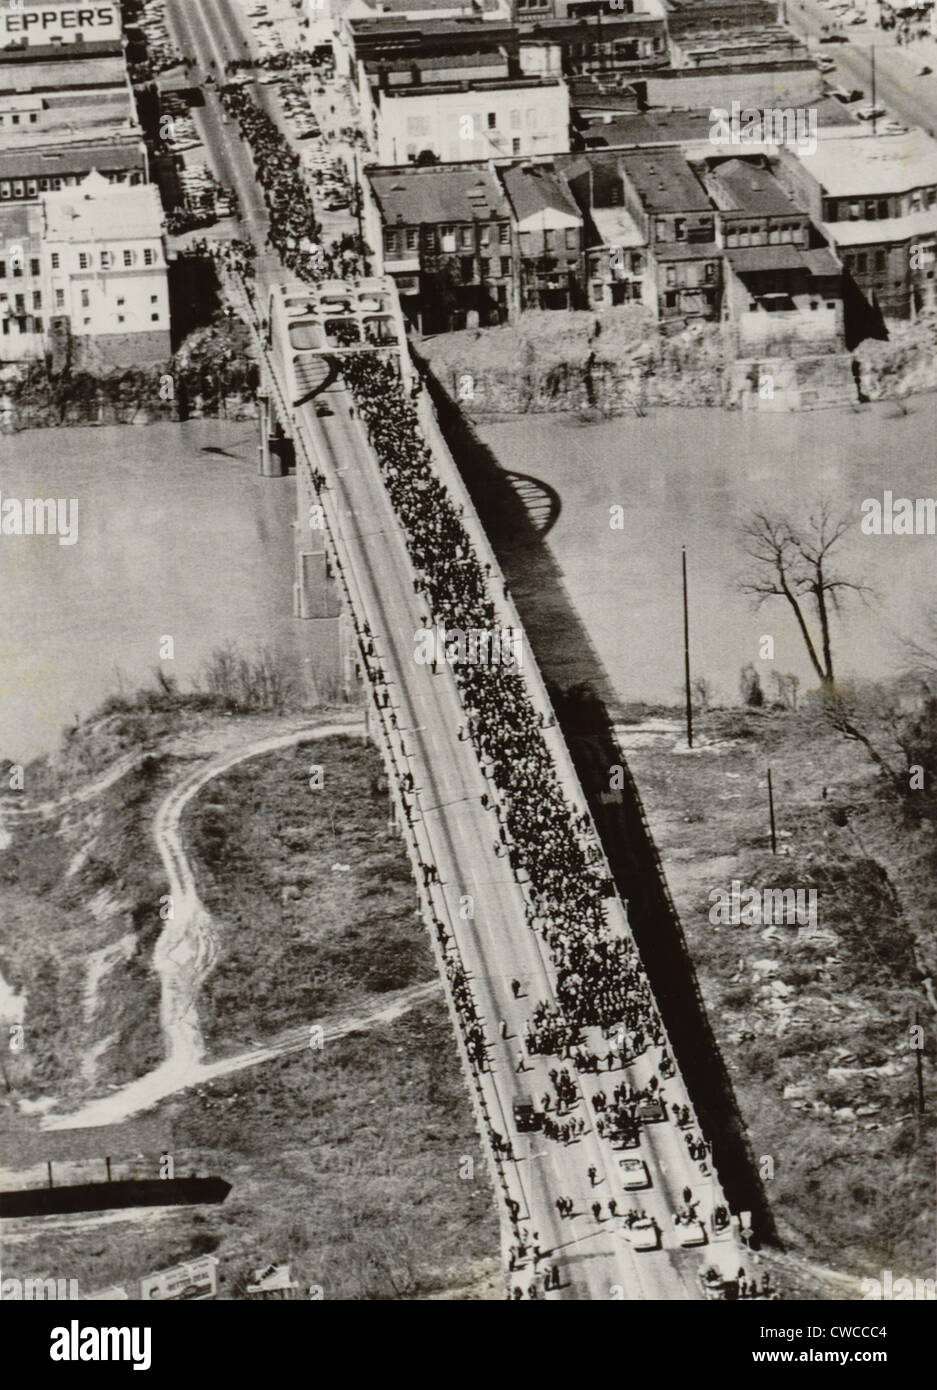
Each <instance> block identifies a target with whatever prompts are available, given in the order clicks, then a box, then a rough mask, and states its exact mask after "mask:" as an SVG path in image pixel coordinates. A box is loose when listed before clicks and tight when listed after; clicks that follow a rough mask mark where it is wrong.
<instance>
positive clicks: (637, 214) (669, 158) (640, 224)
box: [619, 149, 722, 321]
mask: <svg viewBox="0 0 937 1390" xmlns="http://www.w3.org/2000/svg"><path fill="white" fill-rule="evenodd" d="M619 168H620V170H621V177H622V190H623V201H624V207H625V208H626V210H627V211H628V213H629V214H630V216H631V218H632V220H633V221H634V223H635V225H636V226H637V228H638V230H639V232H640V234H641V237H642V244H643V245H644V246H646V247H647V270H646V273H645V276H644V284H645V290H644V303H645V305H646V307H647V308H648V309H649V310H650V311H651V313H653V314H654V315H655V316H656V317H657V318H658V319H660V320H662V321H667V320H679V319H684V320H686V319H691V318H706V319H718V318H719V317H720V312H721V264H722V250H721V247H720V246H719V244H718V241H717V238H716V213H715V210H714V208H713V206H712V203H711V202H710V200H709V197H708V195H707V193H706V190H705V188H704V187H703V185H702V183H701V182H700V180H699V178H698V177H697V175H696V173H695V172H694V170H693V168H692V167H691V165H690V164H688V163H687V161H686V159H685V158H684V156H683V154H682V153H681V152H680V151H679V150H676V149H669V150H668V149H661V150H655V151H653V153H643V152H635V153H624V154H622V155H621V157H620V161H619Z"/></svg>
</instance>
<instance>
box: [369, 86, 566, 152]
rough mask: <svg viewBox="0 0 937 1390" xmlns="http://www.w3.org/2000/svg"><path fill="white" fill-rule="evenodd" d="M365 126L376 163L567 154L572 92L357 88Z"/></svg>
mask: <svg viewBox="0 0 937 1390" xmlns="http://www.w3.org/2000/svg"><path fill="white" fill-rule="evenodd" d="M359 90H360V92H361V97H362V116H363V125H364V127H365V129H366V130H367V131H369V133H370V136H371V148H372V149H373V150H374V153H375V156H376V159H377V162H378V163H379V164H405V163H407V161H408V160H409V161H414V162H415V161H416V160H418V159H419V158H420V156H421V155H423V156H424V157H432V158H435V159H436V160H441V161H443V162H448V163H455V162H461V161H462V160H467V159H468V160H478V159H482V160H484V159H491V158H493V157H494V156H496V155H538V154H559V153H565V152H566V151H568V150H569V92H568V90H567V87H566V83H565V82H564V81H563V80H562V78H559V77H523V78H508V77H505V78H496V79H493V80H482V81H473V82H471V83H467V82H459V83H456V82H440V83H434V82H426V83H421V84H419V85H414V86H407V87H391V86H389V85H388V86H383V87H382V86H380V85H374V84H372V83H370V82H368V81H367V80H366V79H365V80H363V81H362V82H361V83H360V87H359Z"/></svg>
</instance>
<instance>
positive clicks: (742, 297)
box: [366, 146, 843, 346]
mask: <svg viewBox="0 0 937 1390" xmlns="http://www.w3.org/2000/svg"><path fill="white" fill-rule="evenodd" d="M774 164H775V162H774V161H769V159H768V158H767V157H765V156H755V157H753V158H745V159H743V158H739V157H737V156H729V157H711V158H710V159H708V160H706V161H703V162H701V163H691V162H690V161H689V160H688V159H687V158H686V156H685V155H684V154H683V152H682V151H681V150H680V149H678V148H677V147H675V146H670V147H664V148H660V149H655V150H653V151H647V150H641V149H635V148H632V149H626V150H615V151H602V152H591V151H589V152H583V153H580V154H566V155H556V156H552V157H550V158H547V159H539V160H520V161H497V160H489V161H484V162H483V161H479V162H476V163H472V164H467V163H462V162H460V163H454V164H447V165H439V166H424V167H421V168H413V167H411V166H407V165H398V166H395V167H392V168H371V169H369V170H368V171H367V181H368V186H369V191H370V196H369V197H368V199H367V214H366V215H367V220H368V232H369V240H370V243H371V245H372V246H374V247H377V248H379V256H378V259H379V262H380V263H379V265H378V266H377V267H376V269H378V270H379V271H380V273H386V274H389V275H392V276H393V277H394V279H395V280H396V283H397V287H398V290H399V292H400V296H401V303H402V304H403V305H404V308H405V312H406V313H407V314H408V316H409V317H410V319H411V321H412V322H413V323H414V324H415V325H416V326H417V327H418V328H419V329H420V330H421V331H423V332H438V331H444V330H445V329H448V328H455V327H464V326H472V325H475V324H480V325H485V324H491V323H499V322H504V321H505V320H507V319H510V318H512V317H513V316H515V315H516V314H518V313H520V312H522V311H523V310H525V309H530V308H541V309H565V308H598V307H604V306H610V305H620V304H629V303H630V304H638V305H641V306H642V307H643V308H644V309H645V310H646V311H647V312H648V314H650V315H651V317H652V318H654V319H656V320H658V321H661V322H664V323H666V322H668V321H673V322H685V321H688V320H691V319H708V320H715V321H719V320H726V321H730V322H731V323H732V324H733V325H734V326H735V328H736V331H737V333H738V335H739V342H740V346H741V345H745V344H753V345H754V344H758V345H763V344H764V343H766V342H768V341H780V340H785V339H800V340H809V341H810V342H814V343H824V344H839V343H841V341H842V337H843V286H842V268H841V265H840V263H839V261H838V259H837V257H836V256H835V255H834V254H833V253H832V251H831V250H830V248H829V246H828V244H827V242H826V241H825V239H824V237H823V235H822V233H821V232H820V230H819V229H818V228H817V227H816V225H815V224H814V222H813V221H812V219H811V216H810V213H809V211H808V209H807V207H806V206H805V204H804V202H803V200H796V199H795V198H794V197H792V196H791V194H790V193H789V192H787V191H786V189H785V187H784V186H783V184H782V183H781V181H780V180H779V178H778V177H777V174H776V172H775V168H774Z"/></svg>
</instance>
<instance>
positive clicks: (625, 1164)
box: [618, 1158, 651, 1192]
mask: <svg viewBox="0 0 937 1390" xmlns="http://www.w3.org/2000/svg"><path fill="white" fill-rule="evenodd" d="M618 1166H619V1168H620V1169H621V1183H622V1187H624V1188H625V1189H626V1191H628V1192H639V1191H641V1190H642V1189H643V1188H645V1187H650V1186H651V1175H650V1173H649V1172H648V1170H647V1164H646V1163H645V1162H644V1159H643V1158H620V1159H619V1160H618Z"/></svg>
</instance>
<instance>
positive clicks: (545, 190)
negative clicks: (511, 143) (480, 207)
mask: <svg viewBox="0 0 937 1390" xmlns="http://www.w3.org/2000/svg"><path fill="white" fill-rule="evenodd" d="M500 173H501V182H502V184H503V185H504V190H505V192H506V193H507V195H508V202H509V203H510V206H511V212H512V214H513V220H514V233H515V235H516V237H517V244H518V248H519V261H520V277H521V279H520V301H521V307H522V308H523V309H571V308H573V309H575V308H582V307H584V306H585V289H584V284H583V271H584V262H583V219H582V213H581V212H580V211H579V208H578V206H577V204H576V201H575V199H574V198H573V195H572V193H571V192H570V190H569V186H568V184H567V183H566V180H565V178H564V177H563V175H562V174H561V173H559V172H558V171H557V169H556V166H555V165H554V164H553V163H552V162H549V163H546V162H538V163H524V164H516V165H511V166H509V167H508V168H505V169H503V170H501V171H500Z"/></svg>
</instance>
